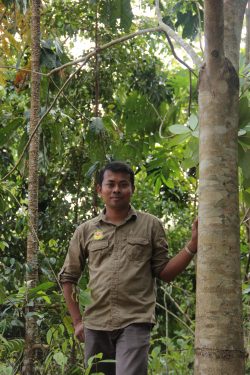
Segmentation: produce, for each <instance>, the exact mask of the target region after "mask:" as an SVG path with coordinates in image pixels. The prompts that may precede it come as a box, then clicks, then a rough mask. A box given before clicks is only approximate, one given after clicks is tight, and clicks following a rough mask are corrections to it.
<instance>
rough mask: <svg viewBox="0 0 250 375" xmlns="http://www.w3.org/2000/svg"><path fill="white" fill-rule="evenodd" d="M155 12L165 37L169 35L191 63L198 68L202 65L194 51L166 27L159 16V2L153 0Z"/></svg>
mask: <svg viewBox="0 0 250 375" xmlns="http://www.w3.org/2000/svg"><path fill="white" fill-rule="evenodd" d="M155 12H156V15H157V18H158V23H159V26H160V28H161V30H162V31H164V32H165V33H166V34H167V35H169V36H170V37H171V38H172V39H173V40H175V42H176V43H178V44H179V45H180V46H181V47H182V48H183V49H184V50H185V51H186V52H187V54H188V55H189V56H190V57H191V59H192V61H193V63H194V64H195V65H196V66H197V67H198V68H199V67H201V65H202V60H201V59H200V58H199V56H198V55H197V53H196V52H195V51H194V49H193V48H192V47H191V46H190V44H188V43H186V42H185V40H184V39H182V38H181V37H180V36H179V35H178V34H177V33H176V32H175V31H174V30H172V29H171V27H169V26H168V25H166V24H165V23H164V22H163V20H162V16H161V11H160V5H159V0H155Z"/></svg>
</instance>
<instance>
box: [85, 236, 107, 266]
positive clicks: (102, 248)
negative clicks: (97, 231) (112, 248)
mask: <svg viewBox="0 0 250 375" xmlns="http://www.w3.org/2000/svg"><path fill="white" fill-rule="evenodd" d="M88 252H89V263H91V264H93V265H96V266H98V265H99V264H100V263H101V262H102V260H103V259H104V258H105V257H106V256H107V255H108V254H109V242H108V240H96V241H91V242H90V243H89V246H88Z"/></svg>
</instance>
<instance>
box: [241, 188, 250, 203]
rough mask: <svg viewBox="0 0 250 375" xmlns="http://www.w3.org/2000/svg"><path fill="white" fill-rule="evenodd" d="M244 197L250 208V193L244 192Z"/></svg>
mask: <svg viewBox="0 0 250 375" xmlns="http://www.w3.org/2000/svg"><path fill="white" fill-rule="evenodd" d="M242 197H243V200H244V202H245V203H246V205H247V206H248V207H250V193H249V192H247V191H243V194H242Z"/></svg>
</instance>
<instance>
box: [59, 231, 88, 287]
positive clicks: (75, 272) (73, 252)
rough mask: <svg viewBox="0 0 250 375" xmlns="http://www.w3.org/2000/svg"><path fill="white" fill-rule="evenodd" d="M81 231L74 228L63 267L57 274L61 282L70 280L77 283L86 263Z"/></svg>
mask: <svg viewBox="0 0 250 375" xmlns="http://www.w3.org/2000/svg"><path fill="white" fill-rule="evenodd" d="M83 242H84V241H83V238H82V231H80V229H79V228H77V229H76V231H75V233H74V235H73V237H72V239H71V241H70V244H69V249H68V253H67V256H66V258H65V261H64V264H63V267H62V269H61V271H60V273H59V275H58V277H59V281H60V283H61V284H63V283H65V282H70V283H73V284H77V282H78V280H79V278H80V277H81V274H82V272H83V270H84V267H85V264H86V255H85V250H84V244H83Z"/></svg>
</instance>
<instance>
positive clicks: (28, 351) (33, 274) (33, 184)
mask: <svg viewBox="0 0 250 375" xmlns="http://www.w3.org/2000/svg"><path fill="white" fill-rule="evenodd" d="M31 68H32V73H31V109H30V131H29V133H30V135H31V134H32V132H33V130H34V129H35V127H36V125H37V123H38V120H39V113H40V75H39V74H38V73H36V72H39V70H40V0H33V1H32V19H31ZM38 153H39V132H37V133H36V134H35V135H34V137H33V139H32V141H31V143H30V146H29V186H28V214H29V230H28V239H27V271H26V283H27V299H26V321H25V351H24V362H23V368H22V373H23V374H24V375H32V374H34V373H35V358H34V350H33V347H34V344H35V341H36V337H37V326H36V319H35V317H34V316H32V315H31V316H30V314H28V313H32V312H34V309H35V308H34V306H30V305H31V303H30V302H31V301H29V298H28V291H29V289H30V288H34V287H35V286H36V285H37V283H38V261H37V252H38V237H37V227H38ZM27 314H28V316H27Z"/></svg>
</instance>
